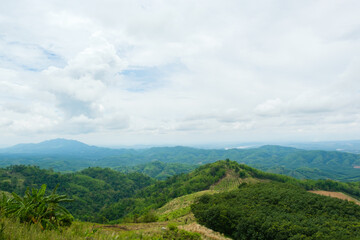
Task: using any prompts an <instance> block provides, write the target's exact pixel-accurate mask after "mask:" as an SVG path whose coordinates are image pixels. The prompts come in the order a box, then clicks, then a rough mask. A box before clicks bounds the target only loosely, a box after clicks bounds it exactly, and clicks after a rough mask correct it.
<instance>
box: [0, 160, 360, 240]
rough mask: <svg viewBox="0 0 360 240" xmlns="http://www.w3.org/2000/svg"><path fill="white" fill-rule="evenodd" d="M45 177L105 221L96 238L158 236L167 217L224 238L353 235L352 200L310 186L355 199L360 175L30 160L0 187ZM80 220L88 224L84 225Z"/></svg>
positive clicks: (0, 176)
mask: <svg viewBox="0 0 360 240" xmlns="http://www.w3.org/2000/svg"><path fill="white" fill-rule="evenodd" d="M43 183H46V184H48V188H49V189H52V188H53V186H55V185H56V184H58V183H60V187H59V189H58V192H59V193H60V194H63V193H65V194H67V195H68V196H69V197H71V198H73V199H75V201H74V202H72V203H67V204H66V205H64V206H65V207H66V208H67V209H69V210H70V212H71V213H72V214H73V215H74V216H75V217H76V218H77V219H80V220H85V221H92V222H98V223H103V224H105V225H100V224H98V225H97V227H96V228H97V229H100V230H101V231H100V232H101V234H102V235H101V234H100V233H99V234H100V235H99V234H97V235H96V236H98V237H97V238H95V239H101V238H102V237H101V236H109V234H110V235H111V234H112V235H113V236H115V235H118V236H121V237H122V238H125V236H127V237H128V239H139V238H140V236H142V237H143V239H159V237H162V236H164V234H165V232H163V230H161V229H162V228H163V227H165V228H166V226H167V225H168V224H169V223H174V224H176V225H178V228H172V227H171V229H173V230H171V231H173V232H172V233H171V234H175V232H177V233H179V234H180V232H181V231H180V229H184V230H187V231H191V232H198V233H199V234H201V236H202V237H203V239H225V237H224V236H222V235H221V234H219V233H216V232H221V233H224V234H226V235H227V236H229V237H233V238H235V239H241V237H239V236H246V238H244V239H258V238H263V239H289V238H290V237H293V239H302V238H303V239H317V238H318V239H326V238H329V239H334V237H335V238H336V239H341V238H338V237H339V236H340V235H339V234H337V233H336V232H338V233H342V236H346V237H348V238H347V239H354V238H352V237H353V236H356V234H358V231H359V230H358V229H359V228H358V227H359V222H360V218H359V216H358V213H359V210H360V209H359V208H360V207H359V206H358V205H356V204H354V203H351V202H347V201H344V200H339V199H332V198H329V197H325V196H319V195H316V194H313V193H309V192H308V190H324V191H337V192H343V193H346V194H348V195H350V196H352V197H354V198H355V199H360V183H359V182H352V183H344V182H337V181H331V180H297V179H295V178H292V177H288V176H284V175H279V174H272V173H266V172H263V171H260V170H258V169H255V168H252V167H249V166H247V165H244V164H239V163H237V162H235V161H230V160H222V161H217V162H215V163H209V164H205V165H201V166H200V167H198V168H196V169H195V170H193V171H191V172H190V173H183V174H179V175H174V176H172V177H170V178H167V179H166V180H155V179H151V178H150V177H147V176H145V175H143V174H141V173H135V172H131V173H120V172H118V171H115V170H111V169H102V168H87V169H84V170H82V171H80V172H76V173H66V174H62V173H57V172H54V171H50V170H44V169H40V168H38V167H31V166H12V167H8V168H3V169H0V190H3V191H15V192H17V193H19V194H21V193H23V192H24V190H25V188H26V187H36V188H38V187H39V186H40V185H41V184H43ZM198 223H201V224H203V225H205V226H200V225H199V224H198ZM240 223H241V224H243V225H241V224H240ZM7 224H12V223H9V222H8V223H7ZM76 224H77V223H76ZM79 224H80V225H81V226H82V227H80V226H79V229H84V228H85V227H84V226H86V228H87V229H88V230H86V231H90V230H89V226H90V225H82V223H79ZM106 224H107V225H106ZM109 224H111V225H109ZM311 224H313V227H311V228H309V227H307V226H312V225H311ZM166 229H167V230H166V231H168V230H169V229H170V228H166ZM174 229H178V230H174ZM211 229H212V230H214V231H215V232H214V231H212V230H211ZM251 229H252V230H251ZM82 231H83V230H82ZM164 231H165V230H164ZM169 231H170V230H169ZM88 233H89V232H88ZM177 233H176V234H177ZM166 234H168V233H166ZM169 234H170V233H169ZM182 234H187V233H185V232H182ZM80 235H81V234H80ZM80 235H79V236H80ZM81 236H83V235H81ZM94 236H95V234H94ZM145 236H148V238H147V237H145ZM154 236H157V237H158V238H156V237H154ZM122 238H120V239H122ZM103 239H108V238H105V237H103ZM164 239H167V238H164ZM170 239H171V238H170ZM185 239H186V238H185Z"/></svg>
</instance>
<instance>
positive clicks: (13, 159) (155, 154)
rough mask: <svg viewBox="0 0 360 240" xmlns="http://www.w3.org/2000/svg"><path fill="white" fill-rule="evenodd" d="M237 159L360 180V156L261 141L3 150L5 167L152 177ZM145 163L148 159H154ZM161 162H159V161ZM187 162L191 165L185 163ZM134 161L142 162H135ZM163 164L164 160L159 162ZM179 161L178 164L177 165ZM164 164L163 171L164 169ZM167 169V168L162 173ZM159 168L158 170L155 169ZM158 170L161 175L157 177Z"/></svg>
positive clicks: (71, 144) (59, 142)
mask: <svg viewBox="0 0 360 240" xmlns="http://www.w3.org/2000/svg"><path fill="white" fill-rule="evenodd" d="M227 158H229V159H232V160H234V161H237V162H239V163H244V164H247V165H250V166H252V167H256V168H259V169H261V170H264V171H268V172H272V173H279V174H285V175H288V176H292V177H295V178H299V179H307V178H311V179H327V178H330V179H334V180H342V181H360V174H359V171H360V169H359V168H357V167H358V166H360V155H358V154H352V153H346V152H338V151H320V150H301V149H296V148H291V147H281V146H262V147H259V148H252V149H228V150H225V149H197V148H189V147H157V148H150V149H137V150H134V149H109V148H100V147H95V146H89V145H86V144H84V143H81V142H78V141H73V140H65V139H55V140H49V141H45V142H42V143H38V144H20V145H16V146H14V147H11V148H6V149H1V150H0V166H10V165H17V164H26V165H37V166H40V167H41V168H52V169H54V170H56V171H64V172H67V171H77V170H81V169H84V168H87V167H111V168H116V169H117V170H120V171H122V172H130V171H138V172H145V173H146V174H148V175H149V176H152V177H157V178H159V179H165V178H166V177H168V176H170V175H173V174H177V173H179V172H186V171H188V170H191V169H192V167H190V166H189V165H195V166H198V165H202V164H206V163H212V162H215V161H217V160H218V159H227ZM152 162H162V163H167V164H169V163H170V164H173V165H172V166H175V165H174V164H185V165H184V166H181V168H182V169H183V170H182V171H179V172H178V171H175V170H174V169H175V168H174V167H171V165H168V166H167V167H165V166H155V165H156V164H153V163H152ZM149 163H151V164H150V165H148V166H145V164H149ZM157 164H158V163H157ZM186 164H187V165H186ZM135 165H140V166H137V167H134V166H135ZM158 165H159V164H158ZM178 168H180V165H177V168H176V169H178ZM160 169H162V170H160ZM162 171H163V172H162ZM155 173H157V174H155ZM157 175H159V176H157Z"/></svg>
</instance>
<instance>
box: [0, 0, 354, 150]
mask: <svg viewBox="0 0 360 240" xmlns="http://www.w3.org/2000/svg"><path fill="white" fill-rule="evenodd" d="M359 12H360V2H359V1H355V0H354V1H350V0H345V1H340V0H326V1H325V0H323V1H310V0H306V1H285V0H271V1H260V0H259V1H238V0H229V1H225V2H224V1H222V2H220V1H212V0H199V1H195V2H194V1H189V0H185V1H173V0H170V1H169V0H167V1H165V0H154V1H153V0H150V1H149V0H146V1H145V0H135V1H134V0H131V1H130V0H128V1H124V0H122V1H112V0H106V1H93V0H87V1H83V0H79V1H76V2H73V1H72V2H70V1H61V2H58V1H44V0H37V1H31V2H29V1H25V0H24V1H21V0H14V1H7V2H5V3H3V4H2V7H1V9H0V33H1V35H0V132H1V135H0V146H5V145H11V144H15V143H19V142H38V141H42V140H45V139H50V138H58V137H63V138H71V139H77V140H80V141H84V142H86V143H90V144H97V145H113V146H114V145H133V144H150V145H153V144H181V145H192V144H203V143H217V142H250V141H251V142H253V141H260V142H264V141H269V142H271V141H320V140H346V139H358V138H359V137H358V136H360V70H359V69H360V57H359V56H360V34H359V33H360V15H359Z"/></svg>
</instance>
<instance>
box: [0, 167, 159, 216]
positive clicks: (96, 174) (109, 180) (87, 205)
mask: <svg viewBox="0 0 360 240" xmlns="http://www.w3.org/2000/svg"><path fill="white" fill-rule="evenodd" d="M3 183H7V184H5V185H4V184H3ZM43 183H47V185H48V187H49V188H55V187H56V185H57V184H60V186H61V187H60V188H59V189H58V192H59V193H60V194H67V195H68V196H69V197H70V198H72V199H74V200H75V201H74V202H72V203H71V204H66V203H65V205H64V206H65V207H66V208H67V209H68V210H69V211H70V212H71V213H72V214H73V215H74V216H75V218H78V219H81V220H85V221H96V222H103V221H106V220H104V219H103V218H102V217H101V216H99V214H98V213H99V212H100V210H101V209H102V208H104V207H106V206H108V205H111V204H113V203H116V202H118V201H119V200H121V199H124V198H129V197H131V196H133V195H134V194H135V193H136V191H137V190H139V189H142V188H144V187H146V186H148V185H150V184H152V183H154V180H153V179H151V178H150V177H147V176H145V175H143V174H140V173H129V174H124V173H120V172H118V171H115V170H111V169H109V168H106V169H102V168H87V169H84V170H82V171H80V172H77V173H67V174H61V173H57V172H54V171H51V170H45V169H40V168H39V167H34V166H24V165H18V166H10V167H7V168H5V169H0V190H6V191H9V192H15V193H17V194H21V193H23V192H24V191H25V190H26V188H27V187H31V188H39V187H40V186H41V185H42V184H43ZM4 186H5V187H4Z"/></svg>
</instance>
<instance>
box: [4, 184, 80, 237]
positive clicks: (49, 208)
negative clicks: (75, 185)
mask: <svg viewBox="0 0 360 240" xmlns="http://www.w3.org/2000/svg"><path fill="white" fill-rule="evenodd" d="M57 188H58V186H56V187H55V189H54V190H53V191H52V193H51V194H50V195H48V196H45V192H46V185H45V184H43V185H42V186H41V188H40V189H39V190H37V189H32V190H31V191H30V190H29V189H27V190H26V191H25V196H24V197H23V198H22V197H20V196H19V195H17V194H16V193H12V198H11V197H10V198H8V197H6V196H5V195H3V199H2V201H1V203H0V210H1V213H2V214H4V215H5V216H8V217H16V218H18V219H19V220H20V222H27V223H32V224H38V225H39V226H40V227H41V229H43V230H44V229H56V228H58V227H59V226H69V225H70V224H71V222H72V220H73V216H72V215H71V214H70V213H69V211H67V210H66V209H65V208H64V207H62V206H60V205H59V203H62V202H70V201H72V199H68V198H67V196H66V195H58V194H56V190H57Z"/></svg>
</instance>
